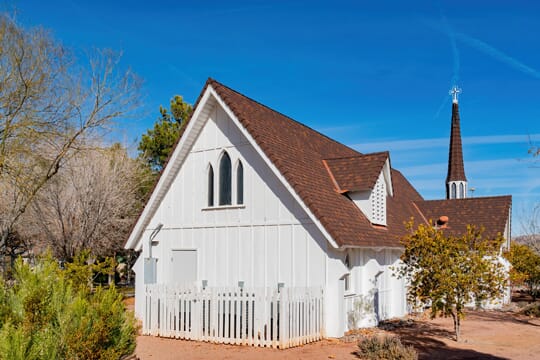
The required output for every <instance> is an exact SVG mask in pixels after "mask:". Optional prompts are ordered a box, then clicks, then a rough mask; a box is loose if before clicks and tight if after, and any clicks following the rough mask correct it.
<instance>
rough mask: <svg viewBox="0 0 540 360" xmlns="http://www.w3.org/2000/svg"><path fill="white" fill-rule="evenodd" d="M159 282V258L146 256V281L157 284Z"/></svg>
mask: <svg viewBox="0 0 540 360" xmlns="http://www.w3.org/2000/svg"><path fill="white" fill-rule="evenodd" d="M156 282H157V259H156V258H144V283H145V284H155V283H156Z"/></svg>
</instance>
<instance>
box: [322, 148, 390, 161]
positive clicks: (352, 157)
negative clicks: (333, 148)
mask: <svg viewBox="0 0 540 360" xmlns="http://www.w3.org/2000/svg"><path fill="white" fill-rule="evenodd" d="M353 150H354V149H353ZM382 154H387V155H388V157H390V151H388V150H385V151H377V152H373V153H367V154H364V153H358V155H355V156H340V157H334V158H326V159H323V160H326V161H329V160H345V159H356V158H359V157H365V156H374V155H382Z"/></svg>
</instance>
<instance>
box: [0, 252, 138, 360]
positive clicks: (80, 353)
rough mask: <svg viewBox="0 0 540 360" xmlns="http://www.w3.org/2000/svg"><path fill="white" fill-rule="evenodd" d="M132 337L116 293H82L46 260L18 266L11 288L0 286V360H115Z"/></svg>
mask: <svg viewBox="0 0 540 360" xmlns="http://www.w3.org/2000/svg"><path fill="white" fill-rule="evenodd" d="M136 331H137V328H136V326H135V320H134V318H133V315H132V314H131V313H129V312H126V311H125V308H124V305H123V303H122V296H121V295H120V294H119V293H118V292H117V291H116V289H115V288H114V287H111V288H109V289H106V290H105V289H102V288H100V287H98V288H97V289H96V291H95V292H93V293H92V292H90V291H87V290H83V289H80V287H79V284H73V282H72V280H70V279H69V278H68V277H67V276H66V272H65V271H64V270H61V269H60V268H59V266H58V264H57V263H56V262H55V261H54V260H53V259H51V258H50V257H49V258H45V259H42V260H39V261H38V263H37V264H36V265H35V266H30V265H27V264H24V263H23V262H22V261H21V260H18V261H17V262H16V264H15V271H14V283H13V286H11V287H8V286H7V285H6V284H5V283H4V282H2V283H1V284H0V359H13V360H16V359H21V360H22V359H119V358H121V357H123V356H125V355H129V354H132V353H133V351H134V349H135V338H136Z"/></svg>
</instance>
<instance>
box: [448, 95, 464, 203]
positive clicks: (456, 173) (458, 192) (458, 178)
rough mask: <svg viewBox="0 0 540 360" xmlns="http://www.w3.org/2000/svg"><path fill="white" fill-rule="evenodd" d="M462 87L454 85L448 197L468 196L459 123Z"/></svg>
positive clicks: (460, 197)
mask: <svg viewBox="0 0 540 360" xmlns="http://www.w3.org/2000/svg"><path fill="white" fill-rule="evenodd" d="M459 93H461V89H460V88H458V87H457V86H454V87H453V88H452V90H450V95H452V125H451V131H450V150H449V152H448V175H447V176H446V198H447V199H463V198H465V197H467V178H466V177H465V168H464V166H463V149H462V146H461V129H460V125H459V106H458V94H459Z"/></svg>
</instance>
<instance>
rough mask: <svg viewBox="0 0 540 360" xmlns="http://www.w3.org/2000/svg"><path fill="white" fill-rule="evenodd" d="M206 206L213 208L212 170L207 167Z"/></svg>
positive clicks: (210, 167)
mask: <svg viewBox="0 0 540 360" xmlns="http://www.w3.org/2000/svg"><path fill="white" fill-rule="evenodd" d="M207 191H208V206H209V207H210V206H214V169H213V168H212V165H210V166H209V167H208V190H207Z"/></svg>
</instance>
